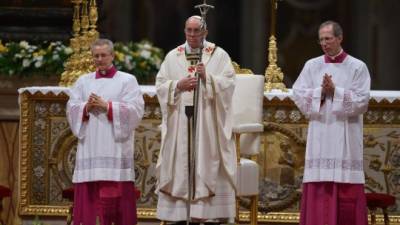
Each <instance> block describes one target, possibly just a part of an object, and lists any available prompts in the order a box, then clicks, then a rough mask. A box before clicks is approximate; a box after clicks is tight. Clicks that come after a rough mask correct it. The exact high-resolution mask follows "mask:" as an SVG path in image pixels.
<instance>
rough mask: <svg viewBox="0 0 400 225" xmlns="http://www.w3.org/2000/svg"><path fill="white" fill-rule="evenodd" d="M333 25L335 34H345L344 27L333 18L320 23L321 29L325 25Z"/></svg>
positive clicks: (337, 35)
mask: <svg viewBox="0 0 400 225" xmlns="http://www.w3.org/2000/svg"><path fill="white" fill-rule="evenodd" d="M330 25H332V30H333V35H335V37H339V36H343V29H342V27H341V26H340V25H339V24H338V23H337V22H335V21H333V20H328V21H325V22H323V23H321V25H319V29H318V30H321V29H322V28H323V27H327V26H330Z"/></svg>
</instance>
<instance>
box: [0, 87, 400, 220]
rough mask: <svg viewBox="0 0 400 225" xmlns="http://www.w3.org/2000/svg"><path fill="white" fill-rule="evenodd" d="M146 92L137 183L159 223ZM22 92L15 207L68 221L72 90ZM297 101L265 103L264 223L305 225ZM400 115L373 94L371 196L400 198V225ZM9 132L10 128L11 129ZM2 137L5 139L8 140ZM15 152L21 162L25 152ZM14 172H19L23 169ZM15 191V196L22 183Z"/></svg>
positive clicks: (399, 214)
mask: <svg viewBox="0 0 400 225" xmlns="http://www.w3.org/2000/svg"><path fill="white" fill-rule="evenodd" d="M141 88H142V91H143V93H144V97H145V102H146V106H145V115H144V119H143V121H142V122H141V124H140V126H139V127H138V128H137V129H136V136H135V143H134V144H135V155H134V158H135V169H136V179H137V182H136V184H137V186H138V187H139V188H140V189H141V192H142V195H141V197H140V199H139V200H138V216H139V218H140V219H142V220H146V219H151V220H153V219H155V206H156V202H157V196H156V195H155V194H154V189H155V183H156V178H155V176H154V172H155V170H154V168H155V163H156V161H157V158H158V153H159V148H160V141H161V140H160V138H161V137H160V133H159V129H158V125H159V124H160V120H161V112H160V108H159V105H158V101H157V98H156V97H155V94H156V93H155V89H154V87H153V86H141ZM19 93H20V98H19V100H20V109H21V110H20V115H21V117H20V129H19V134H20V138H19V140H20V147H19V151H20V152H19V156H20V158H19V165H20V166H19V168H20V170H19V171H18V172H14V173H15V175H14V176H17V177H18V178H17V180H18V181H19V183H20V185H19V194H18V196H17V195H16V194H15V192H14V198H13V199H14V201H11V202H13V203H12V204H11V207H15V206H16V201H19V208H18V212H19V214H20V215H21V216H23V217H24V216H30V215H43V216H65V215H66V212H67V209H68V204H70V203H68V202H66V201H65V200H64V199H62V197H61V190H62V189H63V188H66V187H69V186H71V185H72V183H71V175H72V170H73V165H74V155H75V151H76V138H74V137H73V135H72V133H71V132H70V130H69V127H68V123H67V121H66V118H65V103H66V101H67V100H68V89H67V88H60V87H30V88H23V89H20V90H19ZM291 96H292V95H291V92H289V93H268V94H265V98H264V128H265V131H264V140H263V145H262V149H261V153H260V155H259V157H258V161H259V163H260V165H261V166H260V169H261V171H260V184H261V185H260V192H261V194H260V201H259V219H260V222H261V223H265V222H269V223H296V222H298V209H299V208H298V206H299V202H298V201H299V197H300V193H301V191H300V188H301V186H300V185H301V177H302V170H303V168H302V167H303V165H304V150H305V144H306V141H305V140H306V138H305V137H306V132H307V120H306V118H304V116H303V115H302V114H301V113H300V112H299V110H298V109H297V108H296V107H295V105H294V103H293V101H292V100H291ZM399 111H400V92H388V91H372V92H371V100H370V105H369V109H368V112H367V113H366V114H365V115H364V152H365V154H364V169H365V174H366V185H365V188H366V191H367V192H380V193H390V194H392V195H395V196H396V198H397V199H398V200H397V205H396V207H394V208H392V209H390V211H391V213H390V214H391V221H392V224H400V209H399V207H398V206H400V205H399V203H400V202H399V200H400V194H399V193H400V192H399V191H400V151H399V148H400V138H399V137H400V113H399ZM8 123H13V122H12V121H11V122H10V121H9V122H8ZM14 123H17V121H14ZM8 125H9V127H10V129H14V132H15V133H16V131H15V129H16V128H15V126H14V128H12V127H13V125H10V124H8ZM8 125H7V126H8ZM2 127H3V128H5V125H4V123H3V122H2ZM15 136H18V135H14V136H13V138H11V139H13V140H14V141H15V140H16V139H15ZM1 137H2V138H4V139H5V136H4V135H3V136H1ZM9 139H10V138H9ZM11 139H10V140H11ZM7 140H8V139H7ZM17 140H18V138H17ZM12 148H14V149H12ZM10 149H12V150H13V152H14V153H13V154H16V155H18V154H17V153H18V147H17V145H15V146H11V147H10ZM10 149H8V150H10ZM2 154H3V153H2ZM14 156H15V155H14ZM9 159H10V160H11V158H9ZM10 165H13V163H10ZM9 168H14V170H17V168H18V166H11V167H9ZM2 173H3V172H2ZM13 186H14V190H15V188H16V186H17V185H16V182H14V183H13ZM247 205H248V202H247V201H246V200H245V199H243V201H241V206H242V209H243V212H242V213H241V214H240V216H241V219H242V220H243V221H247V220H248V213H246V211H245V208H246V206H247ZM7 206H8V205H6V207H7ZM6 210H7V209H6ZM6 210H5V211H6ZM60 219H65V218H60ZM379 219H381V220H380V221H381V222H382V218H379V217H378V222H379Z"/></svg>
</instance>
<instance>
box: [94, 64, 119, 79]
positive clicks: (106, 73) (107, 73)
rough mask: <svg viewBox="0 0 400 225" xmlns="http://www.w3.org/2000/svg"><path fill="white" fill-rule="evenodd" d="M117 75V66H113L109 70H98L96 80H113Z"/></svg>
mask: <svg viewBox="0 0 400 225" xmlns="http://www.w3.org/2000/svg"><path fill="white" fill-rule="evenodd" d="M116 73H117V69H116V68H115V66H111V67H110V68H109V69H107V70H101V71H100V70H96V79H99V78H113V77H114V75H115V74H116Z"/></svg>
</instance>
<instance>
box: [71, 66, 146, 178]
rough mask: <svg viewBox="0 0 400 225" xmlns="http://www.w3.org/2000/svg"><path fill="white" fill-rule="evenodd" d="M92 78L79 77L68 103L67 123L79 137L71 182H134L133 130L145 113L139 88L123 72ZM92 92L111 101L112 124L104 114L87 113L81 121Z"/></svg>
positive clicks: (87, 76) (133, 78)
mask: <svg viewBox="0 0 400 225" xmlns="http://www.w3.org/2000/svg"><path fill="white" fill-rule="evenodd" d="M95 77H96V74H95V73H89V74H86V75H83V76H82V77H80V78H79V79H78V80H77V81H76V83H75V84H74V86H73V87H72V88H71V90H70V99H69V101H68V103H67V118H68V122H69V124H70V127H71V130H72V133H73V134H74V135H75V136H76V137H78V149H77V153H76V161H75V169H74V175H73V182H74V183H81V182H90V181H134V180H135V170H134V162H133V154H134V145H133V140H134V130H135V128H136V127H137V126H138V125H139V123H140V121H141V119H142V116H143V112H144V100H143V96H142V93H141V90H140V87H139V85H138V83H137V81H136V78H135V77H134V76H132V75H130V74H127V73H124V72H119V71H118V72H117V73H116V74H115V75H114V77H113V78H100V79H96V78H95ZM91 93H94V94H96V95H98V96H100V97H102V98H103V99H104V100H105V101H107V102H111V105H112V106H111V108H112V116H113V119H112V121H109V120H108V117H107V114H106V112H90V113H89V120H88V121H85V122H83V120H82V118H83V113H84V112H83V111H84V107H85V105H86V103H87V101H88V99H89V96H90V94H91ZM110 110H111V109H110Z"/></svg>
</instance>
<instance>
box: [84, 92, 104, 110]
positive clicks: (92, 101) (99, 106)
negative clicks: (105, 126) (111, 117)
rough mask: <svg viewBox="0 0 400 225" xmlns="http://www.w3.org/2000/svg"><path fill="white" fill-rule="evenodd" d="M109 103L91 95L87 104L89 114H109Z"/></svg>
mask: <svg viewBox="0 0 400 225" xmlns="http://www.w3.org/2000/svg"><path fill="white" fill-rule="evenodd" d="M107 109H108V103H107V102H106V101H105V100H104V99H102V98H101V97H100V96H98V95H96V94H94V93H91V94H90V96H89V100H88V102H87V104H86V110H87V112H107Z"/></svg>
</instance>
